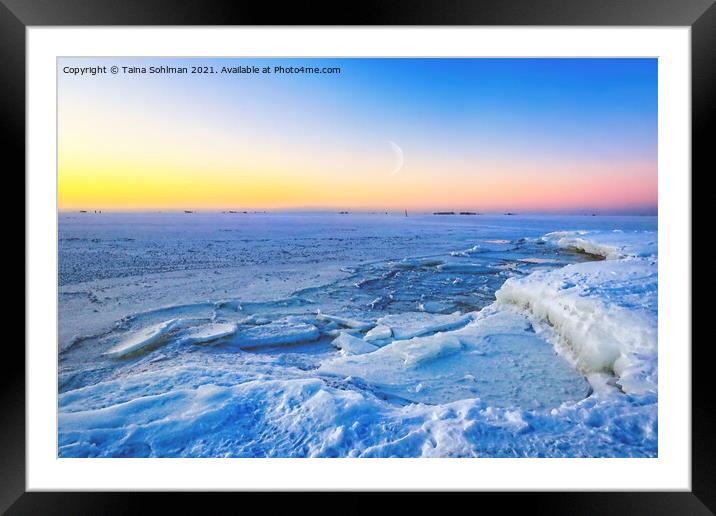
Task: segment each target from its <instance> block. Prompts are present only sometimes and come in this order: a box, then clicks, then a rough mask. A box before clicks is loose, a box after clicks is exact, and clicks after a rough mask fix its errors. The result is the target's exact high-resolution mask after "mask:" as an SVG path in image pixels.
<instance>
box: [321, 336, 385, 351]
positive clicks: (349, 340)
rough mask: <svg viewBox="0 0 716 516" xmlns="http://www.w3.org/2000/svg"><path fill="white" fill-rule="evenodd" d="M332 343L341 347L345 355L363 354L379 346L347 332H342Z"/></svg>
mask: <svg viewBox="0 0 716 516" xmlns="http://www.w3.org/2000/svg"><path fill="white" fill-rule="evenodd" d="M331 344H333V345H334V346H335V347H337V348H338V349H340V350H341V354H343V355H361V354H363V353H370V352H371V351H375V350H376V349H378V347H377V346H374V345H373V344H369V343H368V342H366V341H364V340H363V339H359V338H358V337H354V336H353V335H350V334H349V333H345V332H342V333H341V334H340V335H339V336H338V337H337V338H335V339H333V342H331Z"/></svg>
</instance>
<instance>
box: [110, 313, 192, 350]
mask: <svg viewBox="0 0 716 516" xmlns="http://www.w3.org/2000/svg"><path fill="white" fill-rule="evenodd" d="M178 321H179V319H171V320H169V321H164V322H161V323H158V324H154V325H152V326H149V327H147V328H144V329H143V330H139V331H137V332H134V333H131V334H130V335H128V336H127V337H126V338H124V339H123V340H121V341H120V342H119V343H118V344H117V345H115V346H114V347H112V348H111V349H109V350H108V351H105V353H104V355H105V356H108V357H111V358H122V357H125V356H127V355H131V354H132V353H136V352H138V351H141V350H143V349H146V348H148V347H150V346H153V345H154V344H157V343H158V342H159V341H160V340H161V339H162V338H164V337H165V336H166V335H167V334H168V333H169V332H171V331H172V330H173V329H174V328H175V327H176V325H177V323H178Z"/></svg>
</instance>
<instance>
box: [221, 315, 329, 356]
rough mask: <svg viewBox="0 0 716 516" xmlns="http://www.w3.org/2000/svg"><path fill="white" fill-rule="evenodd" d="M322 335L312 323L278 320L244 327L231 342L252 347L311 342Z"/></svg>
mask: <svg viewBox="0 0 716 516" xmlns="http://www.w3.org/2000/svg"><path fill="white" fill-rule="evenodd" d="M320 336H321V333H320V332H319V331H318V328H316V327H315V326H314V325H312V324H307V323H303V322H287V321H276V322H272V323H269V324H264V325H262V326H253V327H249V328H242V329H241V330H239V331H237V333H236V334H235V335H234V337H233V338H232V339H231V342H232V343H233V344H236V345H238V346H239V347H241V348H247V349H250V348H258V347H266V346H285V345H290V344H298V343H301V342H311V341H314V340H317V339H318V338H319V337H320Z"/></svg>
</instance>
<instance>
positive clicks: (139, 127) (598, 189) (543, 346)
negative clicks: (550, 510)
mask: <svg viewBox="0 0 716 516" xmlns="http://www.w3.org/2000/svg"><path fill="white" fill-rule="evenodd" d="M57 67H58V69H57V79H58V80H57V84H58V92H57V103H58V112H57V129H58V142H57V143H58V156H57V167H58V170H57V186H58V207H59V212H58V242H57V245H58V247H57V251H58V310H59V315H58V317H59V321H58V327H59V335H58V339H59V341H58V342H59V343H58V349H57V354H58V356H57V358H58V371H59V373H58V378H57V387H58V420H57V421H58V423H57V424H58V428H57V439H58V449H57V454H58V456H59V457H60V458H70V457H82V458H92V457H146V458H157V457H210V458H218V457H249V458H261V457H290V458H304V457H326V458H328V457H349V458H363V457H383V458H389V457H426V458H427V457H450V458H463V457H464V458H470V457H472V458H475V457H492V458H509V457H657V456H658V446H657V444H658V421H657V414H658V374H657V369H658V367H657V365H658V354H657V321H658V311H657V300H658V296H657V292H658V281H657V269H658V251H657V247H658V245H657V244H658V238H657V227H658V224H657V214H658V205H657V198H658V196H657V90H658V81H657V67H658V62H657V59H655V58H368V57H365V58H288V57H287V58H264V57H261V58H224V57H222V58H204V57H202V58H184V57H176V58H166V57H157V58H153V57H136V58H135V57H112V58H106V57H103V58H91V57H86V58H85V57H72V58H69V57H68V58H58V60H57Z"/></svg>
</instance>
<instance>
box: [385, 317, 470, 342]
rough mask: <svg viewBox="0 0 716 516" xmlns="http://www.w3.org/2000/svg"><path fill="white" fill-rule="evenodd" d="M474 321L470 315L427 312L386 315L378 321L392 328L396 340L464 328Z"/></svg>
mask: <svg viewBox="0 0 716 516" xmlns="http://www.w3.org/2000/svg"><path fill="white" fill-rule="evenodd" d="M471 320H472V316H471V315H470V314H466V315H461V314H460V312H454V313H452V314H447V315H443V314H430V313H426V312H407V313H403V314H392V315H386V316H385V317H381V318H380V319H378V324H379V325H382V326H387V327H388V328H390V330H391V332H392V334H393V337H395V338H396V339H401V340H402V339H410V338H413V337H420V336H422V335H428V334H430V333H435V332H438V331H445V330H452V329H455V328H459V327H460V326H464V325H466V324H467V323H469V322H470V321H471Z"/></svg>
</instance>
